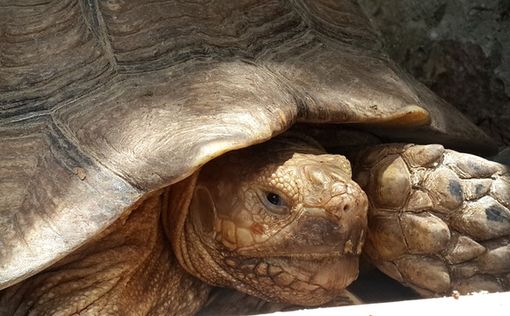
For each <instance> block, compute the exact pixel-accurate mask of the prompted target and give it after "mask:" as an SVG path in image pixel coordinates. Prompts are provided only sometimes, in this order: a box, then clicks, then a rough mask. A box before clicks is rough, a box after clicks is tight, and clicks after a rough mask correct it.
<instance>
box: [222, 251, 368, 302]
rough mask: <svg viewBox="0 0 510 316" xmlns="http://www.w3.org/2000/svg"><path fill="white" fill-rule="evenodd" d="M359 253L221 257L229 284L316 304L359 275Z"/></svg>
mask: <svg viewBox="0 0 510 316" xmlns="http://www.w3.org/2000/svg"><path fill="white" fill-rule="evenodd" d="M358 263H359V257H358V256H353V255H348V256H328V257H323V258H322V259H317V258H311V259H310V258H306V259H305V258H299V257H290V256H283V257H268V258H240V257H230V258H228V259H226V260H225V261H224V264H225V265H224V271H225V272H226V273H227V274H228V275H230V276H232V277H233V278H232V280H238V279H242V280H243V284H241V285H240V284H239V283H238V282H236V281H234V282H230V283H229V286H231V287H234V288H236V289H238V290H240V291H243V292H247V293H249V294H251V295H254V296H258V297H261V298H263V299H270V300H273V301H274V300H276V301H280V302H284V303H287V304H297V305H307V306H317V305H322V304H325V303H327V302H329V301H331V300H333V299H335V298H337V297H338V296H341V295H342V294H344V293H345V288H346V287H347V286H349V285H350V284H351V283H352V282H353V281H354V280H355V279H356V278H357V276H358Z"/></svg>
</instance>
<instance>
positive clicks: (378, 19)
mask: <svg viewBox="0 0 510 316" xmlns="http://www.w3.org/2000/svg"><path fill="white" fill-rule="evenodd" d="M359 2H360V3H361V5H362V6H363V8H364V10H365V12H366V13H367V15H368V16H369V17H370V19H371V20H372V23H373V24H374V25H375V26H376V27H377V28H378V29H379V31H380V32H381V35H382V37H383V38H384V40H385V46H386V51H387V52H388V53H389V54H390V56H391V57H392V58H393V60H395V61H396V62H397V63H399V64H400V65H401V66H402V67H403V68H405V69H406V70H407V71H408V72H410V73H411V74H412V75H413V76H415V77H416V78H417V79H418V80H419V81H421V82H422V83H424V84H425V85H427V86H428V87H429V88H431V89H432V90H433V91H435V92H436V93H437V94H438V95H440V96H441V97H443V98H444V99H445V100H447V101H448V102H450V103H451V104H453V105H455V106H456V107H457V108H458V109H459V110H461V111H462V112H463V113H464V114H466V115H467V116H468V117H470V118H471V120H472V121H474V122H475V123H476V124H477V125H478V126H480V127H481V128H482V129H483V130H484V131H485V132H486V133H487V134H489V135H490V136H491V137H492V138H494V139H495V140H496V141H497V142H498V144H499V145H500V146H509V145H510V0H427V1H423V0H360V1H359Z"/></svg>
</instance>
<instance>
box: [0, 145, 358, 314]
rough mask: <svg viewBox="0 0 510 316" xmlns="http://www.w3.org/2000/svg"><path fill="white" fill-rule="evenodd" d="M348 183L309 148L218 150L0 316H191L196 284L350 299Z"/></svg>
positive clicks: (343, 168)
mask: <svg viewBox="0 0 510 316" xmlns="http://www.w3.org/2000/svg"><path fill="white" fill-rule="evenodd" d="M350 177H351V172H350V165H349V163H348V162H347V160H346V159H345V158H343V157H342V156H337V155H327V154H325V152H324V150H323V149H321V148H320V146H318V145H316V144H314V143H313V142H312V143H310V142H306V141H302V140H300V141H297V140H292V141H287V140H282V139H280V140H275V141H271V142H270V143H269V144H266V145H261V146H257V147H255V148H253V149H248V150H243V151H239V152H237V153H232V154H228V155H226V156H225V157H222V158H220V159H218V160H215V161H213V162H212V163H210V164H209V165H207V166H206V167H204V168H203V170H201V171H200V176H198V173H196V174H195V175H192V176H191V177H189V178H188V179H185V180H183V181H182V182H180V183H178V184H175V185H172V186H171V187H170V189H169V190H168V191H167V192H164V193H163V194H161V193H153V195H152V196H150V197H147V198H146V199H145V200H144V201H141V202H140V205H138V206H134V207H133V209H132V210H131V212H130V213H129V214H126V215H125V216H124V217H123V218H121V219H119V220H117V221H116V223H115V224H114V225H112V226H111V227H109V228H108V230H107V231H105V232H103V233H101V235H100V236H96V239H94V240H91V241H90V242H89V243H88V244H86V245H84V246H83V247H81V248H80V249H78V250H76V251H75V252H74V253H73V254H71V255H69V256H68V257H66V258H65V259H64V260H62V261H61V262H59V263H57V264H55V265H53V266H52V267H51V268H49V269H47V270H46V271H44V272H42V273H40V274H38V275H36V276H34V277H32V278H29V279H28V280H26V281H24V282H22V283H20V284H19V285H16V286H13V287H11V288H8V289H7V290H5V291H3V292H2V293H1V295H0V306H1V309H0V314H2V315H24V314H28V313H32V314H34V315H75V314H83V315H98V314H101V315H108V314H114V315H172V314H179V315H180V314H192V313H195V312H196V311H197V310H198V309H199V308H200V307H201V306H202V305H203V304H204V303H205V300H206V299H207V296H208V293H209V289H210V286H209V285H207V284H206V283H209V284H212V285H222V286H229V287H233V288H236V289H238V290H241V291H243V292H246V293H249V294H253V295H256V296H259V297H262V298H264V299H268V300H278V301H282V302H286V303H291V304H300V305H320V304H323V303H325V302H328V301H330V300H332V299H335V298H336V299H338V298H339V297H340V299H341V298H342V297H343V298H344V299H345V300H347V301H349V302H353V301H355V297H353V296H352V295H350V294H349V293H346V292H345V291H344V288H345V287H346V286H347V285H348V284H349V283H350V282H352V281H353V280H354V279H355V278H356V276H357V274H358V256H359V254H360V252H361V247H362V245H363V240H364V234H365V232H366V225H367V223H366V208H367V199H366V196H365V194H364V193H363V191H361V189H360V188H359V186H358V185H357V184H356V183H354V182H353V181H352V180H351V179H350ZM197 180H198V181H197ZM268 192H276V193H278V194H279V195H280V196H281V198H282V203H281V205H272V204H271V203H269V201H267V200H264V199H266V195H265V194H266V193H268ZM160 213H163V215H164V216H163V218H164V221H163V225H165V226H166V227H165V228H166V231H167V233H168V236H169V237H170V240H171V243H172V246H173V248H174V251H172V249H171V247H170V243H169V240H168V239H167V238H166V236H165V234H164V233H163V225H162V223H161V221H160V219H161V217H160ZM180 218H182V219H183V221H181V220H180ZM176 257H177V259H178V260H179V263H180V264H179V263H178V262H177V260H176ZM181 265H182V267H184V268H185V269H186V270H187V271H188V272H190V273H191V274H192V275H194V276H195V277H197V278H198V279H197V278H195V277H193V276H192V275H190V274H188V273H186V272H185V271H184V270H183V269H182V267H181ZM199 279H200V280H199ZM201 280H202V281H205V282H206V283H204V282H202V281H201Z"/></svg>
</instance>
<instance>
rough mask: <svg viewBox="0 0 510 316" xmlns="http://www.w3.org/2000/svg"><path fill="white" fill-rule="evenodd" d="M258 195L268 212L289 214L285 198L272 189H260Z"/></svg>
mask: <svg viewBox="0 0 510 316" xmlns="http://www.w3.org/2000/svg"><path fill="white" fill-rule="evenodd" d="M259 197H260V200H261V202H262V203H263V204H264V205H265V207H266V209H267V211H269V212H270V213H272V214H276V215H287V214H289V211H290V208H289V205H288V204H287V200H286V199H285V198H284V197H283V196H282V195H281V194H278V193H275V192H272V191H266V190H260V191H259Z"/></svg>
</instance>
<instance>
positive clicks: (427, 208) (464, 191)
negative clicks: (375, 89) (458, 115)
mask: <svg viewBox="0 0 510 316" xmlns="http://www.w3.org/2000/svg"><path fill="white" fill-rule="evenodd" d="M357 161H358V163H357V166H356V168H355V180H356V181H357V182H358V183H359V184H360V185H361V187H362V188H363V189H364V190H365V192H366V193H367V195H368V197H369V200H370V206H369V220H368V222H369V231H368V236H367V241H366V246H365V254H366V255H367V257H368V258H369V259H370V260H371V261H372V262H373V263H374V264H375V265H376V266H377V267H378V268H379V269H380V270H382V271H383V272H385V273H386V274H388V275H389V276H391V277H392V278H394V279H396V280H398V281H400V282H402V283H403V284H405V285H408V286H410V287H412V288H413V289H415V290H416V291H417V292H418V293H420V294H421V295H423V296H437V295H449V294H451V293H452V292H453V291H455V290H457V291H459V292H460V293H469V292H474V291H482V290H484V291H490V292H496V291H502V290H508V289H510V211H509V206H510V175H509V172H508V170H509V169H508V167H506V166H504V165H502V164H498V163H495V162H492V161H488V160H485V159H483V158H480V157H477V156H473V155H470V154H462V153H458V152H455V151H452V150H447V149H444V148H443V147H442V146H441V145H424V146H422V145H404V144H390V145H381V146H376V147H374V148H371V149H369V150H366V151H364V152H363V153H361V154H359V155H358V160H357Z"/></svg>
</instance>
